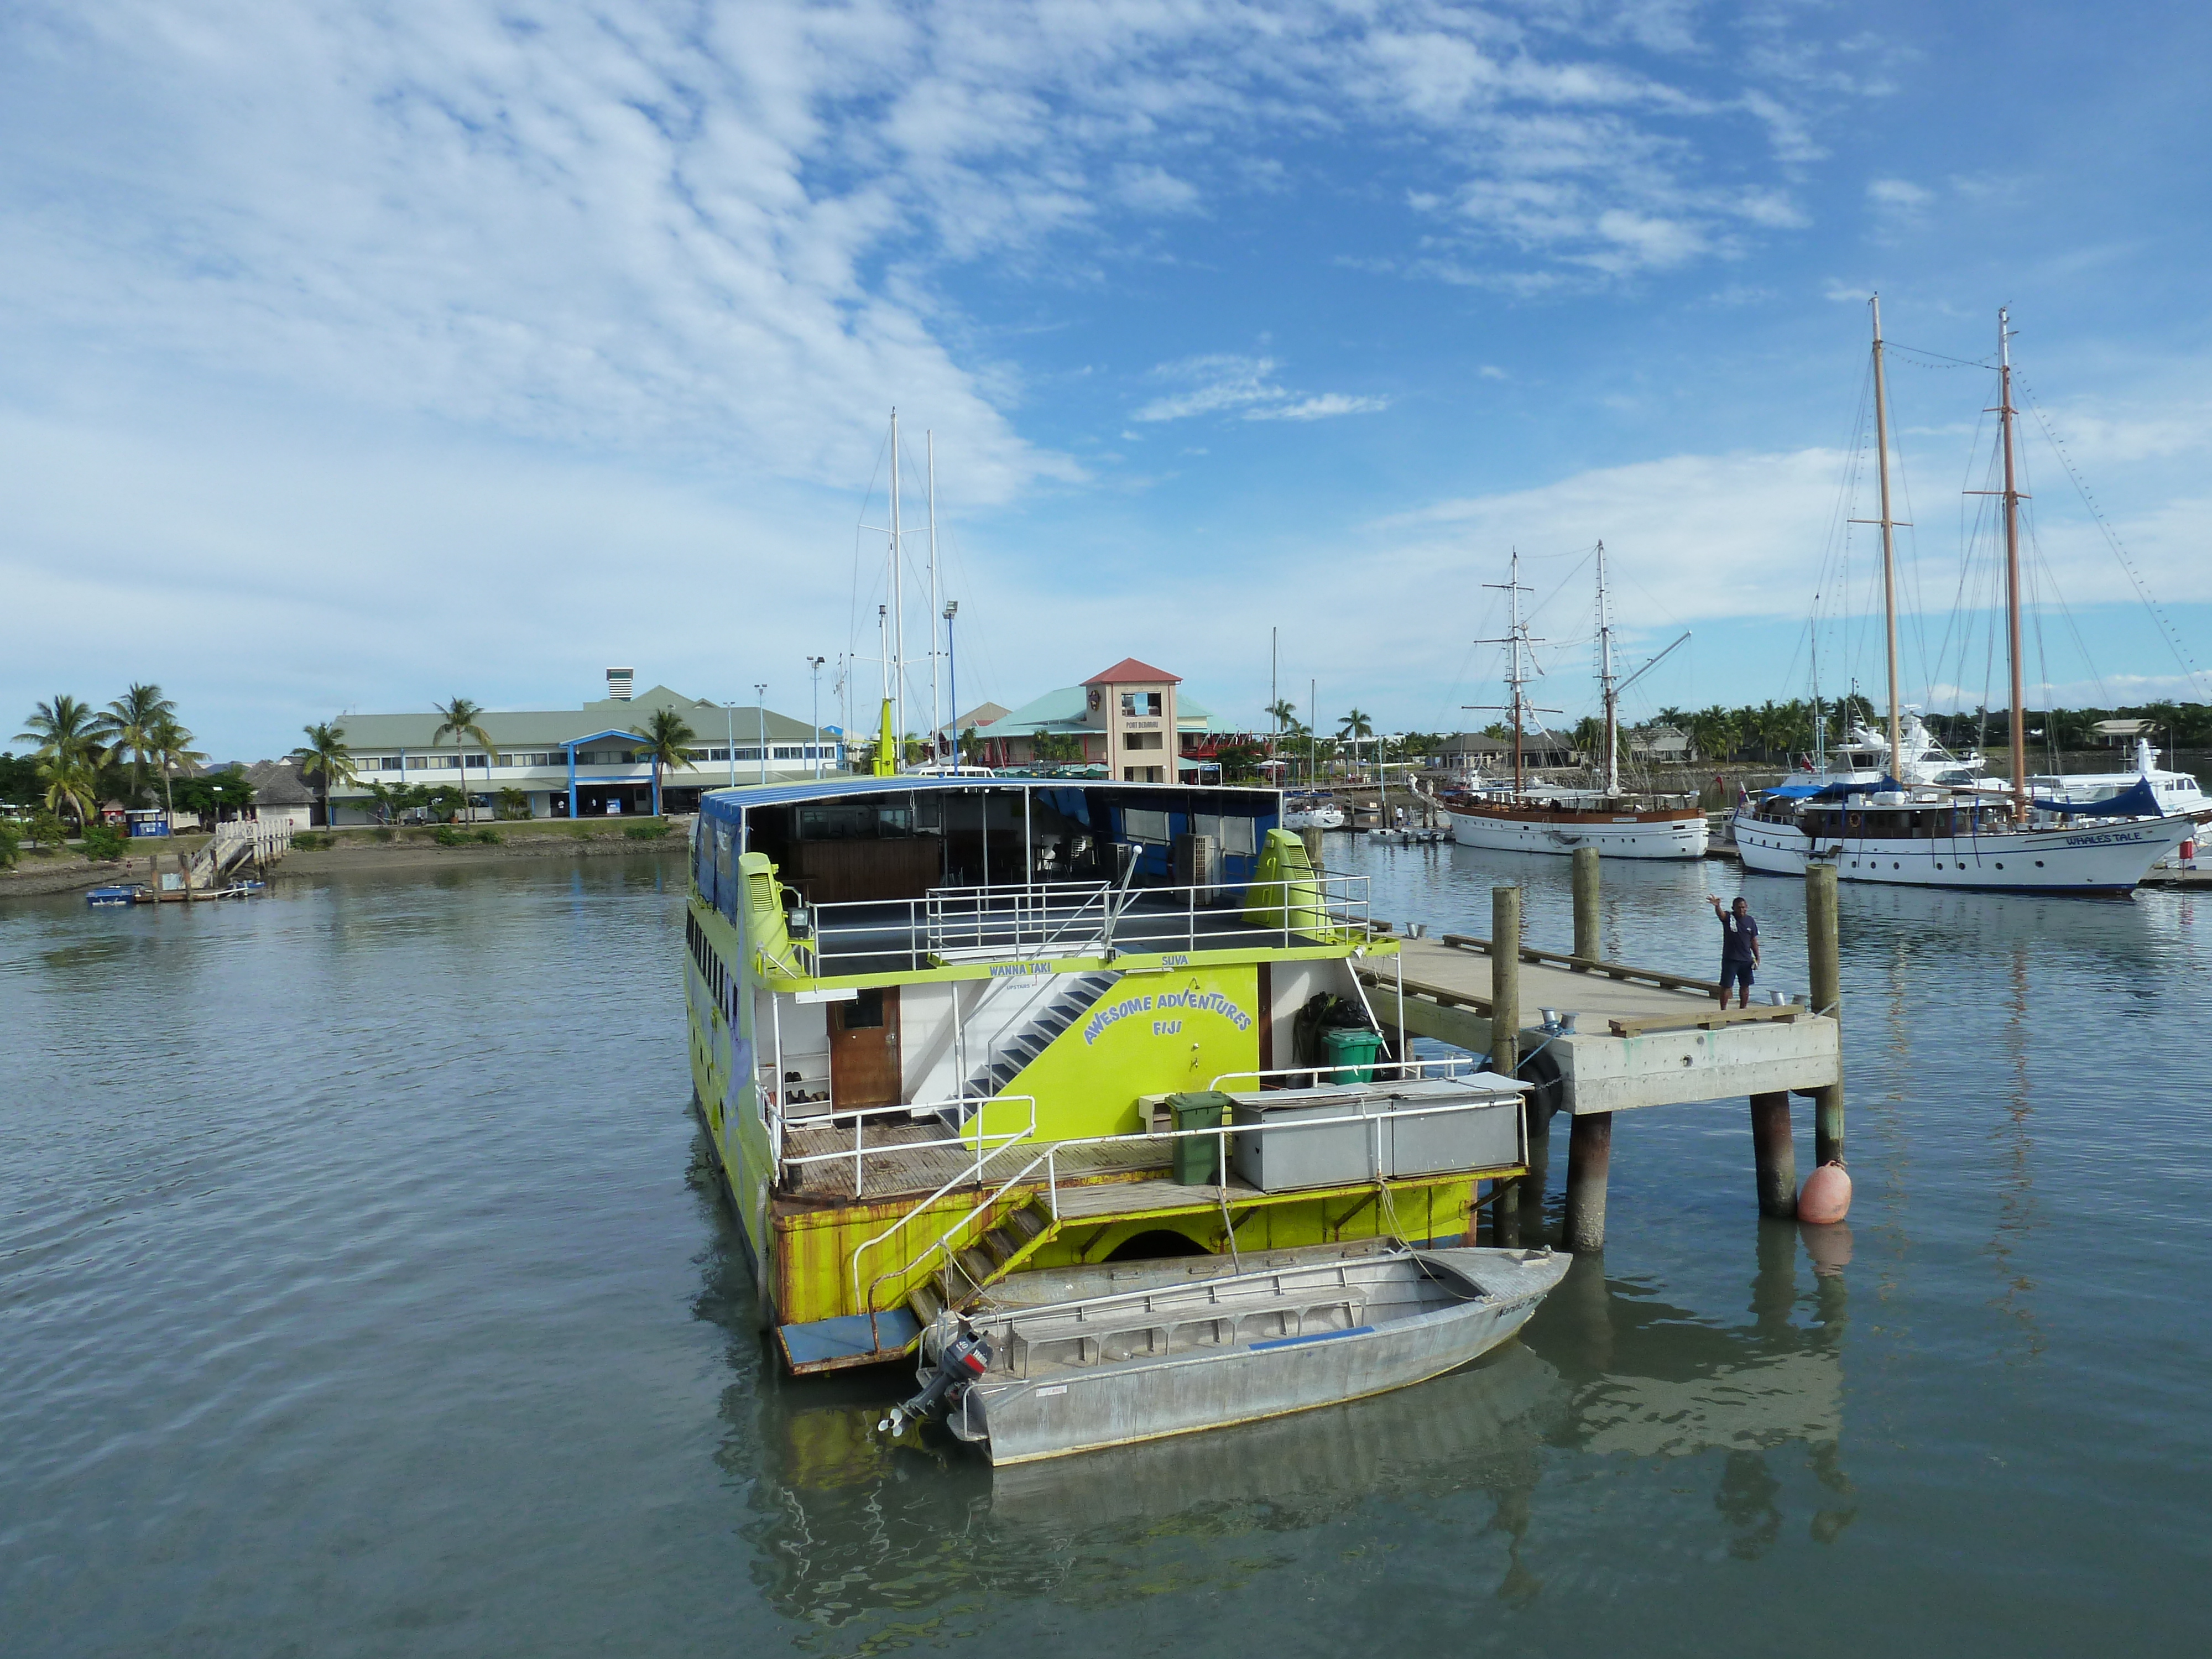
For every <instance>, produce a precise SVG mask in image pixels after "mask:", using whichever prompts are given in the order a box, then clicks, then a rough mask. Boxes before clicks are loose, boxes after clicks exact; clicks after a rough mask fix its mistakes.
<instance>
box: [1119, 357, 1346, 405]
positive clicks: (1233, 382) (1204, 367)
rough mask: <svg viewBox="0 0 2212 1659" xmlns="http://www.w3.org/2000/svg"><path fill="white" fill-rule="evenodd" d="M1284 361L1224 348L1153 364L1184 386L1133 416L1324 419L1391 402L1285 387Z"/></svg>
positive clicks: (1165, 376) (1160, 373)
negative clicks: (1279, 379)
mask: <svg viewBox="0 0 2212 1659" xmlns="http://www.w3.org/2000/svg"><path fill="white" fill-rule="evenodd" d="M1280 367H1281V365H1280V364H1279V363H1278V362H1276V361H1275V360H1274V359H1273V357H1240V356H1233V355H1231V354H1228V353H1221V352H1216V353H1209V354H1207V355H1206V356H1199V357H1185V358H1183V359H1182V360H1181V361H1179V362H1172V363H1162V364H1160V365H1159V366H1158V368H1155V369H1153V370H1152V375H1153V377H1154V378H1155V379H1158V380H1171V381H1181V382H1185V383H1186V386H1185V389H1184V390H1182V391H1180V392H1168V393H1164V394H1163V395H1162V396H1160V397H1158V398H1153V399H1152V401H1151V402H1150V403H1148V404H1146V405H1145V406H1144V407H1143V408H1141V409H1139V410H1138V411H1137V413H1136V415H1135V416H1134V418H1135V419H1137V420H1139V421H1152V422H1158V421H1182V420H1188V419H1190V418H1191V417H1192V416H1198V415H1218V414H1225V413H1229V412H1232V411H1233V412H1235V413H1236V414H1237V415H1239V416H1241V417H1242V418H1243V419H1245V420H1248V421H1322V420H1327V419H1328V418H1329V417H1330V416H1336V415H1367V414H1373V413H1375V412H1376V411H1378V410H1384V409H1388V408H1389V406H1390V400H1389V398H1385V397H1376V396H1368V397H1356V396H1353V395H1352V394H1350V393H1347V392H1320V393H1298V392H1289V391H1286V390H1285V389H1284V388H1283V387H1282V386H1279V385H1278V384H1277V383H1276V381H1275V379H1274V374H1275V371H1276V369H1278V368H1280Z"/></svg>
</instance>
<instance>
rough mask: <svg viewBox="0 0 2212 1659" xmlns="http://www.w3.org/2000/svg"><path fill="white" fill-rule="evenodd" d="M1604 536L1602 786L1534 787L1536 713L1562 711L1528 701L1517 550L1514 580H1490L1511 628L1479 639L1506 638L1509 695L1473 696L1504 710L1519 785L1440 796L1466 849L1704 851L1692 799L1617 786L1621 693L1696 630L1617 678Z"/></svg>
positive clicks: (1661, 854)
mask: <svg viewBox="0 0 2212 1659" xmlns="http://www.w3.org/2000/svg"><path fill="white" fill-rule="evenodd" d="M1605 568H1606V567H1605V544H1603V543H1602V542H1601V543H1600V544H1598V550H1597V572H1598V574H1597V580H1598V599H1597V605H1598V685H1599V690H1600V693H1601V696H1602V698H1603V701H1604V708H1605V752H1604V755H1603V757H1602V759H1601V762H1600V763H1599V765H1598V767H1597V768H1596V770H1597V771H1598V774H1599V779H1598V787H1596V788H1595V789H1571V788H1553V787H1546V788H1543V789H1541V790H1537V791H1534V792H1532V791H1531V790H1530V788H1529V780H1528V755H1527V742H1526V738H1527V732H1528V717H1529V716H1530V715H1532V714H1558V713H1559V710H1558V709H1556V708H1538V707H1537V706H1536V705H1535V704H1534V703H1532V702H1529V701H1528V696H1527V695H1526V691H1525V688H1526V687H1527V685H1528V682H1529V681H1530V680H1531V679H1532V678H1536V677H1537V676H1539V675H1541V674H1542V672H1543V669H1542V666H1541V665H1540V664H1539V663H1538V662H1537V660H1536V654H1535V651H1536V647H1538V646H1540V645H1541V644H1543V643H1544V641H1541V640H1538V639H1534V638H1532V637H1531V636H1530V635H1529V632H1528V621H1527V619H1526V618H1524V617H1522V614H1521V595H1522V594H1523V593H1527V592H1533V591H1534V590H1532V589H1530V588H1528V587H1527V586H1524V585H1523V584H1522V580H1521V555H1520V552H1519V550H1517V549H1516V550H1514V552H1513V554H1512V556H1511V564H1510V570H1509V574H1508V576H1507V579H1506V580H1504V581H1503V582H1486V583H1484V584H1483V586H1486V587H1490V588H1495V589H1498V590H1499V591H1501V592H1504V595H1505V608H1506V629H1505V634H1504V637H1503V638H1500V639H1496V640H1480V641H1476V643H1477V644H1480V645H1502V646H1504V647H1505V650H1506V664H1505V687H1506V691H1507V700H1506V701H1505V702H1503V703H1470V704H1468V707H1469V708H1486V709H1489V708H1494V709H1498V710H1499V711H1501V712H1503V713H1504V714H1505V715H1506V718H1507V720H1508V721H1509V722H1510V725H1511V727H1512V735H1513V787H1512V789H1511V790H1510V792H1500V791H1496V790H1492V791H1486V792H1485V793H1480V794H1474V793H1462V794H1457V795H1454V796H1449V797H1447V798H1446V799H1445V800H1444V802H1443V805H1444V807H1445V810H1446V811H1448V812H1449V814H1450V817H1451V824H1452V839H1453V840H1454V841H1455V842H1459V844H1460V845H1462V847H1483V848H1492V849H1493V850H1497V851H1507V852H1522V853H1553V854H1570V853H1572V852H1574V851H1576V850H1577V848H1583V847H1594V848H1596V849H1597V851H1598V854H1599V855H1600V856H1601V857H1604V858H1627V859H1696V858H1703V857H1704V856H1705V841H1706V835H1707V829H1706V823H1705V813H1704V812H1703V811H1700V810H1699V809H1698V808H1697V807H1696V806H1695V805H1683V804H1681V803H1680V801H1677V802H1675V803H1674V804H1673V805H1668V804H1666V803H1663V802H1661V801H1658V800H1648V801H1644V802H1641V803H1639V802H1638V801H1636V800H1634V799H1630V798H1628V797H1626V796H1625V795H1624V794H1623V793H1622V792H1621V788H1620V694H1621V693H1622V692H1623V691H1625V690H1627V689H1628V687H1629V686H1630V685H1631V684H1633V683H1634V682H1635V681H1637V680H1638V679H1640V678H1643V677H1644V675H1645V674H1646V673H1648V672H1650V671H1651V669H1653V668H1654V667H1656V665H1658V662H1659V660H1660V658H1662V657H1664V656H1666V655H1667V653H1668V652H1670V651H1672V650H1674V647H1675V646H1678V645H1680V644H1681V643H1682V640H1686V639H1687V638H1689V635H1687V634H1685V635H1682V639H1680V640H1676V641H1674V645H1670V646H1668V647H1667V649H1666V650H1665V651H1662V652H1661V653H1659V655H1658V656H1656V657H1654V658H1652V659H1651V660H1650V662H1647V663H1645V664H1644V666H1643V667H1641V668H1639V669H1638V670H1637V671H1636V672H1635V673H1633V674H1631V675H1630V676H1628V678H1626V679H1624V680H1618V681H1616V677H1615V675H1614V673H1613V625H1612V619H1611V612H1610V610H1609V608H1608V607H1609V601H1608V599H1607V592H1606V586H1605Z"/></svg>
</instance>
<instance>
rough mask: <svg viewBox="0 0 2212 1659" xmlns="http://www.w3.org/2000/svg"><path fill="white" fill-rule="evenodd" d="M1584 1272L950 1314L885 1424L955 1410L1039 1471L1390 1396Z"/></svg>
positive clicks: (996, 1452) (1462, 1358)
mask: <svg viewBox="0 0 2212 1659" xmlns="http://www.w3.org/2000/svg"><path fill="white" fill-rule="evenodd" d="M1571 1261H1572V1258H1571V1257H1570V1256H1567V1255H1560V1254H1556V1253H1554V1252H1553V1251H1551V1250H1548V1249H1532V1250H1516V1249H1398V1250H1392V1251H1388V1252H1383V1253H1377V1254H1374V1255H1364V1256H1362V1257H1357V1258H1340V1259H1335V1260H1309V1261H1300V1262H1297V1263H1294V1264H1291V1265H1288V1266H1280V1265H1279V1266H1272V1267H1263V1268H1261V1269H1259V1270H1257V1271H1254V1272H1243V1273H1238V1272H1231V1273H1222V1274H1218V1275H1213V1276H1208V1277H1203V1278H1194V1277H1190V1276H1188V1275H1186V1274H1178V1275H1176V1276H1175V1277H1174V1278H1173V1279H1170V1278H1168V1276H1167V1275H1165V1274H1163V1276H1162V1282H1159V1283H1157V1284H1154V1285H1146V1286H1144V1287H1141V1288H1136V1289H1131V1290H1127V1291H1118V1292H1116V1293H1114V1294H1111V1295H1106V1296H1091V1297H1080V1298H1078V1299H1075V1300H1069V1301H1060V1302H1054V1303H1048V1304H1043V1305H1040V1306H1030V1307H1003V1306H1001V1307H997V1308H989V1307H987V1308H983V1309H980V1310H975V1311H972V1312H969V1313H968V1314H965V1315H960V1314H955V1313H952V1312H950V1311H948V1312H946V1313H945V1314H943V1315H941V1316H939V1319H938V1321H937V1322H936V1323H934V1324H933V1325H932V1326H931V1327H930V1328H929V1330H928V1331H927V1333H925V1334H924V1337H923V1340H922V1344H921V1366H920V1370H921V1376H922V1378H923V1381H924V1383H925V1387H924V1389H923V1391H922V1393H921V1395H917V1396H916V1397H915V1400H913V1401H909V1402H908V1404H907V1405H905V1406H903V1407H900V1409H899V1411H898V1412H896V1413H894V1414H893V1416H892V1417H891V1418H890V1419H889V1420H888V1422H887V1424H886V1426H890V1427H893V1428H896V1427H898V1426H902V1425H903V1424H904V1423H905V1422H906V1421H907V1420H908V1419H911V1418H914V1417H916V1416H921V1415H925V1414H928V1413H932V1412H933V1411H936V1410H942V1411H943V1412H944V1413H945V1422H946V1425H947V1426H949V1427H950V1428H951V1431H952V1432H953V1433H954V1434H955V1435H957V1437H959V1438H961V1439H963V1440H964V1441H967V1442H969V1443H971V1444H974V1445H976V1446H979V1447H981V1449H983V1451H984V1452H985V1453H986V1454H987V1455H988V1456H989V1458H990V1459H991V1461H992V1462H994V1463H997V1464H1008V1463H1024V1462H1033V1461H1036V1460H1038V1459H1041V1458H1048V1457H1062V1456H1066V1455H1068V1454H1070V1453H1073V1452H1081V1451H1091V1450H1095V1449H1099V1448H1102V1447H1106V1446H1119V1445H1127V1444H1130V1443H1134V1442H1139V1441H1146V1440H1156V1439H1160V1438H1163V1437H1166V1436H1169V1435H1177V1434H1189V1433H1193V1432H1195V1431H1199V1430H1201V1429H1214V1428H1222V1427H1225V1426H1227V1425H1231V1424H1234V1423H1246V1422H1251V1421H1255V1420H1256V1419H1263V1418H1270V1417H1279V1416H1283V1415H1285V1414H1286V1413H1291V1412H1301V1411H1310V1410H1311V1409H1313V1408H1314V1407H1319V1406H1328V1405H1334V1404H1336V1403H1338V1402H1340V1401H1346V1400H1356V1399H1358V1398H1360V1397H1362V1396H1363V1395H1375V1394H1383V1393H1386V1392H1388V1391H1389V1390H1391V1389H1402V1388H1406V1387H1408V1386H1410V1385H1411V1384H1413V1383H1420V1382H1424V1381H1425V1380H1427V1379H1428V1378H1430V1377H1432V1376H1440V1375H1442V1374H1443V1372H1445V1371H1449V1370H1454V1369H1455V1368H1456V1367H1458V1366H1461V1365H1463V1364H1467V1363H1468V1361H1469V1360H1472V1359H1474V1358H1479V1357H1480V1356H1481V1355H1482V1354H1485V1353H1486V1352H1489V1351H1490V1350H1491V1349H1492V1348H1494V1347H1496V1346H1498V1344H1500V1343H1501V1342H1504V1341H1505V1340H1507V1339H1508V1338H1510V1336H1512V1335H1513V1334H1514V1333H1515V1332H1516V1331H1518V1330H1519V1329H1520V1328H1521V1327H1522V1325H1523V1324H1525V1323H1526V1322H1528V1317H1529V1316H1530V1315H1531V1314H1533V1313H1534V1312H1535V1310H1536V1307H1537V1304H1539V1303H1541V1301H1542V1300H1543V1299H1544V1297H1545V1296H1546V1295H1547V1294H1548V1293H1549V1292H1550V1291H1551V1290H1552V1289H1553V1286H1555V1285H1558V1284H1559V1281H1560V1279H1563V1278H1565V1276H1566V1272H1567V1268H1568V1267H1569V1266H1570V1264H1571ZM1182 1265H1183V1264H1182V1263H1177V1264H1176V1266H1177V1267H1181V1266H1182Z"/></svg>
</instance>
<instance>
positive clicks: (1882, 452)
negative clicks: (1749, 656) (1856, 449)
mask: <svg viewBox="0 0 2212 1659" xmlns="http://www.w3.org/2000/svg"><path fill="white" fill-rule="evenodd" d="M1868 304H1869V306H1870V307H1872V308H1873V311H1874V446H1875V477H1877V478H1879V479H1880V480H1881V609H1882V617H1883V621H1884V623H1885V626H1886V629H1887V636H1888V644H1889V771H1890V775H1891V776H1892V777H1893V778H1895V779H1897V780H1898V781H1899V782H1900V783H1901V782H1903V781H1905V771H1904V768H1905V758H1904V751H1903V748H1902V745H1901V744H1900V742H1899V732H1898V726H1899V721H1898V710H1897V521H1896V520H1894V519H1893V518H1891V517H1890V515H1889V404H1888V389H1887V386H1886V384H1885V383H1884V380H1883V378H1882V355H1881V295H1879V294H1877V295H1874V296H1873V297H1872V298H1871V299H1870V300H1869V301H1868Z"/></svg>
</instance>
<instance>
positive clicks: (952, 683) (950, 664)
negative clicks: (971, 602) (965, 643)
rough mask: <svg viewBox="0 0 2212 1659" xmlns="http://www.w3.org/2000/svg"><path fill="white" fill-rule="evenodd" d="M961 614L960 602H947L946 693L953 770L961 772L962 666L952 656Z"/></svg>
mask: <svg viewBox="0 0 2212 1659" xmlns="http://www.w3.org/2000/svg"><path fill="white" fill-rule="evenodd" d="M959 614H960V601H959V600H957V599H947V600H945V691H946V693H947V694H948V695H949V696H951V699H952V770H953V774H954V775H955V776H957V775H959V771H960V664H959V661H958V659H957V658H955V657H954V656H953V654H952V619H953V618H954V617H957V616H958V615H959Z"/></svg>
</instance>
